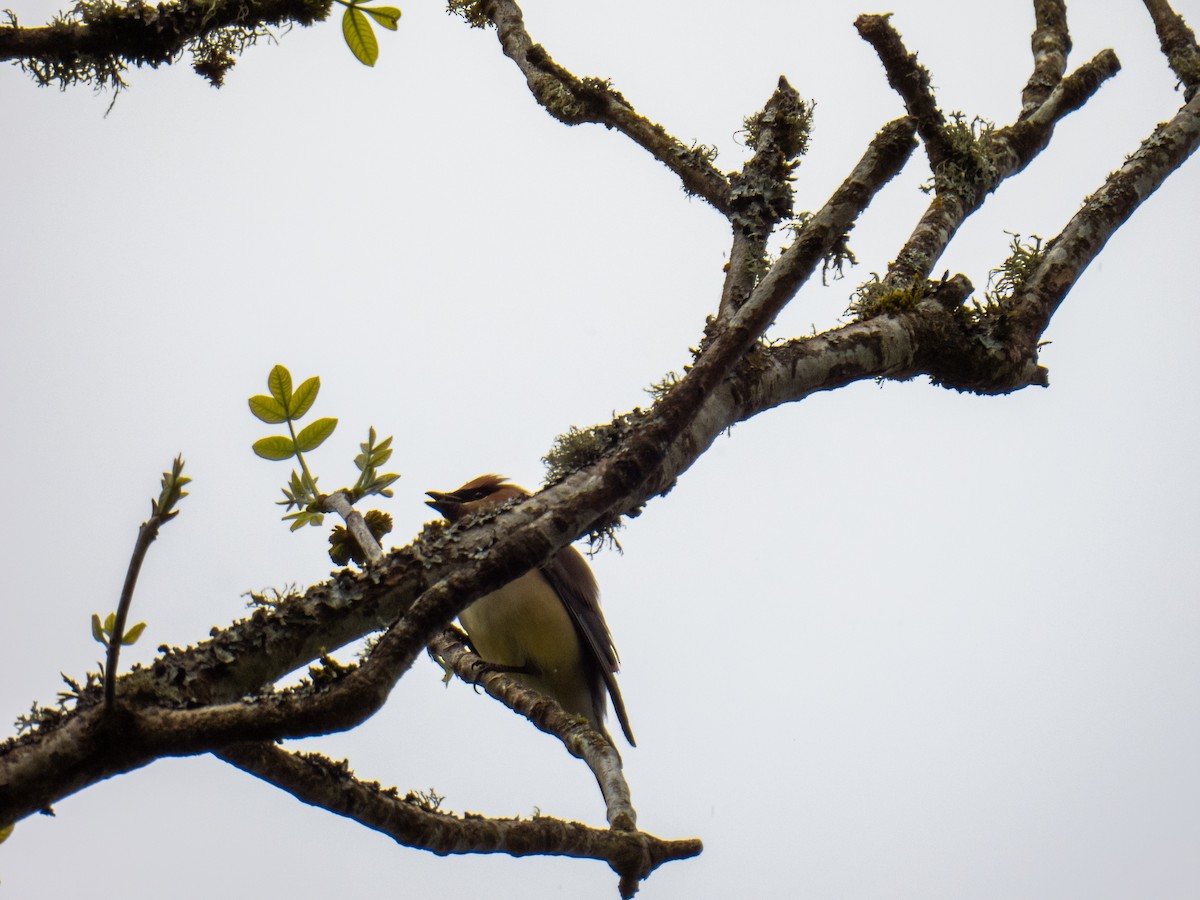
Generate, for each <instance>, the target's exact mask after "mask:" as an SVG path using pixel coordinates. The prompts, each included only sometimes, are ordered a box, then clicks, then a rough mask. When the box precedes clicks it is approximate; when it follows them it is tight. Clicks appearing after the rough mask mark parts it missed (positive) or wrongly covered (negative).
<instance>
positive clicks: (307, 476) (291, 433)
mask: <svg viewBox="0 0 1200 900" xmlns="http://www.w3.org/2000/svg"><path fill="white" fill-rule="evenodd" d="M267 389H268V390H269V391H270V392H271V393H270V395H269V396H268V395H266V394H257V395H255V396H253V397H251V398H250V400H249V403H250V412H251V413H253V414H254V416H255V418H257V419H258V420H259V421H262V422H266V423H267V424H268V425H280V424H283V423H287V427H288V434H286V435H282V434H276V435H271V436H269V437H265V438H260V439H259V440H257V441H255V442H254V444H253V445H252V449H253V450H254V453H255V454H256V455H257V456H260V457H262V458H263V459H270V460H276V461H279V462H282V461H284V460H287V459H291V458H292V457H293V456H294V457H295V458H296V461H297V462H299V464H300V471H296V470H295V469H293V470H292V477H291V479H290V480H289V481H288V486H287V487H285V488H284V489H283V496H284V499H283V500H281V501H279V505H280V506H282V507H284V509H292V508H293V507H295V509H296V510H297V511H296V512H294V513H290V514H288V515H285V516H284V517H283V519H284V521H287V520H289V519H290V520H291V521H292V531H295V530H297V529H298V528H302V527H304V526H305V525H314V526H315V525H320V524H321V523H322V522H324V521H325V516H324V514H323V512H322V511H321V510H320V509H319V508H318V507H319V504H320V499H321V495H320V492H319V491H318V490H317V479H316V478H314V477H313V475H312V473H311V472H310V471H309V469H308V464H307V463H306V462H305V460H304V454H305V453H307V452H309V451H311V450H316V449H317V448H318V447H320V446H321V445H322V444H323V443H325V441H326V440H327V439H328V438H329V436H330V435H331V434H333V431H334V429H335V428H337V419H333V418H328V417H327V418H321V419H317V420H316V421H315V422H312V423H310V424H309V425H306V426H305V427H304V428H302V429H300V432H299V433H297V432H296V427H295V425H296V422H297V421H298V420H299V419H301V418H303V417H304V415H305V414H306V413H307V412H308V411H309V410H310V409H311V408H312V405H313V403H314V402H316V399H317V394H318V393H319V392H320V390H321V379H320V378H318V377H317V376H315V375H314V376H313V377H312V378H307V379H305V380H304V381H302V382H301V383H300V386H299V387H298V388H296V389H295V390H292V373H291V372H289V371H288V369H287V367H286V366H282V365H277V366H275V367H274V368H273V369H271V374H270V375H268V376H267Z"/></svg>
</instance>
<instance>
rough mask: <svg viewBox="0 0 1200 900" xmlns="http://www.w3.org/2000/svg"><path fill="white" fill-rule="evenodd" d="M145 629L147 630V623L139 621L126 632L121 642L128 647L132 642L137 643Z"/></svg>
mask: <svg viewBox="0 0 1200 900" xmlns="http://www.w3.org/2000/svg"><path fill="white" fill-rule="evenodd" d="M145 630H146V623H145V622H138V623H137V624H136V625H134V626H133V627H132V628H130V629H129V630H128V631H126V632H125V634H124V636H123V637H122V638H121V643H122V644H123V645H124V646H126V647H128V646H129V645H131V644H136V643H137V639H138V638H140V637H141V636H142V632H143V631H145Z"/></svg>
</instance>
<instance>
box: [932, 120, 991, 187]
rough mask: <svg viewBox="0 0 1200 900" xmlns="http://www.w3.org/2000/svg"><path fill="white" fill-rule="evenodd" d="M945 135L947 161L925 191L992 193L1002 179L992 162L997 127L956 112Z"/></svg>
mask: <svg viewBox="0 0 1200 900" xmlns="http://www.w3.org/2000/svg"><path fill="white" fill-rule="evenodd" d="M943 133H944V134H945V136H946V150H947V153H946V158H945V159H944V160H942V162H941V163H940V164H939V165H938V167H937V170H936V171H935V172H934V173H933V183H932V184H931V185H927V186H925V187H924V188H922V190H923V191H925V192H926V193H929V192H930V191H933V192H935V193H938V194H942V193H945V192H947V191H950V192H953V193H958V194H974V193H975V192H976V191H979V190H981V189H982V191H983V193H987V192H988V191H990V190H992V188H994V187H995V186H996V183H997V181H998V179H999V173H998V171H997V169H996V164H995V162H994V161H993V159H992V154H993V152H994V150H995V144H996V124H995V123H994V122H989V121H988V120H987V119H982V118H980V117H979V116H975V118H973V119H971V120H970V121H969V122H968V121H967V117H966V115H964V114H963V113H961V112H953V113H951V114H950V122H949V123H948V124H947V125H946V128H945V131H944V132H943Z"/></svg>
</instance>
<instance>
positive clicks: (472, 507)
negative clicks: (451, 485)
mask: <svg viewBox="0 0 1200 900" xmlns="http://www.w3.org/2000/svg"><path fill="white" fill-rule="evenodd" d="M425 495H426V496H427V497H432V498H433V499H432V500H426V501H425V505H426V506H432V507H433V508H434V509H436V510H437V511H438V512H440V513H441V514H442V515H443V516H445V517H446V519H447V520H449V521H450V522H457V521H459V520H460V519H464V518H466V517H467V516H470V515H474V514H475V513H477V512H481V511H482V510H485V509H487V508H488V507H491V506H497V505H499V504H501V503H504V502H505V501H508V500H512V499H513V498H515V497H528V496H529V491H527V490H525V488H523V487H518V486H517V485H515V484H509V483H508V479H507V478H504V477H503V476H501V475H480V476H479V477H478V478H476V479H474V480H472V481H468V482H467V483H466V484H464V485H463V486H462V487H460V488H457V489H456V490H453V491H449V492H448V493H442V492H441V491H426V492H425Z"/></svg>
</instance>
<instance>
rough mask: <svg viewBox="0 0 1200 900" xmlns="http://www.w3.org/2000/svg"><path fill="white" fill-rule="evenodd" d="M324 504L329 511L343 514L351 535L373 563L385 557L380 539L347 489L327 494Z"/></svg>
mask: <svg viewBox="0 0 1200 900" xmlns="http://www.w3.org/2000/svg"><path fill="white" fill-rule="evenodd" d="M322 506H323V507H324V508H325V509H326V510H328V511H329V512H333V513H337V515H339V516H341V518H342V521H343V522H345V523H346V530H347V531H349V532H350V536H351V537H353V538H354V541H355V543H357V544H358V546H359V548H360V549H361V550H362V552H363V554H364V555H365V556H366V558H367V560H368V561H369V562H370V563H371V564H372V565H374V564H376V563H378V562H379V561H380V560H382V559H383V548H382V547H380V546H379V541H377V540H375V535H373V534H371V529H370V528H368V527H367V523H366V520H365V519H363V515H362V513H360V512H359V511H358V510H357V509H355V508H354V507H353V506H352V505H351V504H350V498H349V496H348V495H347V492H346V491H334V492H333V493H332V494H328V495H326V496H325V498H324V499H323V500H322ZM360 558H361V557H360Z"/></svg>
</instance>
